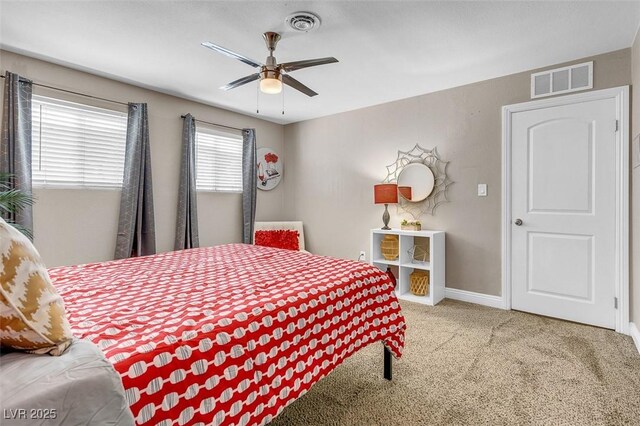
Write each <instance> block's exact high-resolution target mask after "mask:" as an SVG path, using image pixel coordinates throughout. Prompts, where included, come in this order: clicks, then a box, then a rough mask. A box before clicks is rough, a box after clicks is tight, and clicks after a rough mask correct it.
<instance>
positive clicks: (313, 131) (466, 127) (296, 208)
mask: <svg viewBox="0 0 640 426" xmlns="http://www.w3.org/2000/svg"><path fill="white" fill-rule="evenodd" d="M591 59H593V60H594V61H595V71H594V73H595V88H596V89H603V88H608V87H615V86H622V85H628V84H630V82H631V81H630V78H631V77H630V74H631V64H630V61H631V53H630V49H624V50H620V51H616V52H611V53H607V54H604V55H599V56H596V57H594V58H584V59H580V60H579V61H575V62H576V63H577V62H583V61H586V60H591ZM529 75H530V72H525V73H520V74H514V75H509V76H506V77H501V78H496V79H493V80H487V81H483V82H480V83H475V84H470V85H467V86H462V87H457V88H453V89H449V90H445V91H441V92H436V93H430V94H426V95H422V96H417V97H414V98H410V99H404V100H401V101H397V102H391V103H386V104H383V105H378V106H374V107H370V108H364V109H360V110H356V111H351V112H346V113H341V114H337V115H332V116H328V117H323V118H319V119H315V120H309V121H305V122H301V123H295V124H291V125H287V126H286V127H285V135H284V138H285V158H286V162H287V170H286V178H285V190H286V194H287V196H286V198H285V203H286V209H285V211H286V217H285V218H284V219H297V220H302V221H304V223H305V234H306V237H307V243H308V250H310V251H311V252H314V253H319V254H326V255H333V256H340V257H347V258H353V259H355V258H357V256H358V252H359V251H360V250H366V251H367V256H369V230H370V229H371V228H375V227H380V226H381V224H382V220H381V216H382V212H383V208H382V207H381V206H376V205H374V204H373V185H374V184H375V183H376V182H379V181H381V180H382V179H383V178H384V177H385V175H386V173H385V166H386V165H387V164H390V163H392V162H393V161H394V160H395V158H396V152H397V150H398V149H401V150H408V149H410V148H412V147H413V146H414V145H415V144H416V143H419V144H420V145H422V146H423V147H425V148H431V147H435V146H437V147H438V151H439V152H440V154H441V155H442V157H443V158H444V159H445V160H450V161H451V162H450V164H449V169H448V171H449V174H450V176H451V179H453V181H454V182H455V184H453V185H452V186H451V187H450V191H449V198H450V200H451V202H450V203H447V204H443V205H441V206H440V207H439V208H438V210H437V211H436V214H435V216H430V215H427V216H424V217H422V218H421V219H422V222H423V226H424V227H427V228H431V229H442V230H445V231H446V232H447V253H446V256H447V286H448V287H452V288H457V289H463V290H469V291H474V292H479V293H485V294H491V295H500V292H501V282H500V281H501V266H500V265H501V242H500V232H501V231H500V217H501V195H500V188H501V143H502V142H501V107H502V106H503V105H508V104H513V103H518V102H524V101H528V100H530V79H529ZM478 183H487V184H488V186H489V189H488V197H486V198H479V197H477V195H476V191H477V184H478ZM391 215H392V219H391V224H392V226H394V227H399V222H400V220H401V219H402V218H403V217H409V216H408V215H406V214H399V213H396V210H395V208H392V209H391Z"/></svg>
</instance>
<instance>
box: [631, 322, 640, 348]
mask: <svg viewBox="0 0 640 426" xmlns="http://www.w3.org/2000/svg"><path fill="white" fill-rule="evenodd" d="M629 335H630V336H631V337H632V338H633V343H635V344H636V349H638V353H640V330H638V327H637V326H636V325H635V324H634V323H632V322H630V323H629Z"/></svg>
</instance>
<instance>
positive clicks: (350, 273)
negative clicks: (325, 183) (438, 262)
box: [49, 244, 405, 425]
mask: <svg viewBox="0 0 640 426" xmlns="http://www.w3.org/2000/svg"><path fill="white" fill-rule="evenodd" d="M49 274H50V276H51V279H52V281H53V282H54V285H55V286H56V287H57V289H58V291H59V292H60V294H61V295H62V297H63V299H64V301H65V305H66V309H67V313H68V316H69V321H70V323H71V326H72V328H73V331H74V334H75V335H76V336H77V337H79V338H84V339H89V340H91V341H92V342H93V343H95V344H96V345H97V346H98V347H99V348H100V349H101V350H102V351H103V352H104V354H105V356H106V357H107V359H108V360H109V361H110V362H111V363H112V364H113V365H114V367H115V370H116V371H117V372H118V373H119V374H120V377H121V379H122V384H123V385H124V389H125V394H126V399H127V401H128V403H129V407H130V409H131V412H132V413H133V416H134V418H135V422H136V423H137V424H161V425H174V424H178V425H186V424H216V425H223V424H229V425H263V424H266V423H268V422H269V421H271V420H272V419H273V418H274V417H275V416H276V415H278V413H280V412H281V411H282V410H283V409H284V408H285V407H286V406H287V405H289V404H291V403H292V402H293V401H295V400H296V399H297V398H299V397H300V396H301V395H303V394H304V393H306V392H307V391H308V390H309V388H310V387H311V386H312V385H313V384H314V383H316V382H317V381H318V380H320V379H322V378H323V377H324V376H325V375H327V374H328V373H330V372H331V371H332V369H334V368H335V367H336V366H337V365H339V364H340V363H341V362H342V361H343V360H344V359H345V358H346V357H348V356H349V355H351V354H352V353H354V352H355V351H357V350H358V349H359V348H362V347H364V346H366V345H368V344H371V343H373V342H382V343H383V345H384V348H385V349H384V353H385V368H386V370H387V371H386V373H385V375H386V376H387V378H390V362H391V355H392V354H393V355H394V356H396V357H400V356H401V354H402V349H403V346H404V329H405V322H404V318H403V316H402V314H401V312H400V306H399V304H398V301H397V299H396V297H395V295H394V292H393V284H392V283H391V281H390V280H389V278H388V276H387V275H386V274H385V273H384V272H382V271H380V270H378V269H377V268H375V267H372V266H370V265H368V264H366V263H362V262H354V261H349V260H344V259H336V258H331V257H324V256H316V255H311V254H307V253H303V252H297V251H289V250H281V249H274V248H268V247H260V246H253V245H245V244H229V245H222V246H216V247H208V248H199V249H191V250H183V251H178V252H169V253H163V254H158V255H154V256H147V257H140V258H132V259H125V260H119V261H113V262H105V263H95V264H87V265H80V266H72V267H60V268H53V269H50V270H49ZM372 374H375V373H374V372H372Z"/></svg>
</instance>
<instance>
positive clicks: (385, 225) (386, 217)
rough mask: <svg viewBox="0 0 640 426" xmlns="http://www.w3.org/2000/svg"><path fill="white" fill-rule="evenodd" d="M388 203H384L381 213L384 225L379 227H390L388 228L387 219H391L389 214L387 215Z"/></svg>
mask: <svg viewBox="0 0 640 426" xmlns="http://www.w3.org/2000/svg"><path fill="white" fill-rule="evenodd" d="M388 207H389V204H385V205H384V213H382V223H384V226H383V227H382V228H380V229H391V228H389V219H391V216H390V215H389V209H388Z"/></svg>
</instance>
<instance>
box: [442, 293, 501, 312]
mask: <svg viewBox="0 0 640 426" xmlns="http://www.w3.org/2000/svg"><path fill="white" fill-rule="evenodd" d="M444 297H445V298H447V299H453V300H460V301H461V302H469V303H475V304H478V305H484V306H490V307H492V308H498V309H504V302H503V300H502V297H500V296H492V295H490V294H482V293H476V292H473V291H467V290H458V289H456V288H445V289H444Z"/></svg>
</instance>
